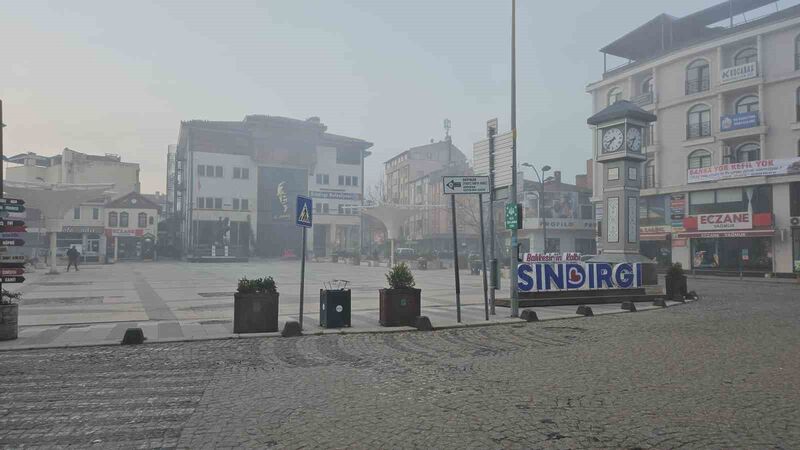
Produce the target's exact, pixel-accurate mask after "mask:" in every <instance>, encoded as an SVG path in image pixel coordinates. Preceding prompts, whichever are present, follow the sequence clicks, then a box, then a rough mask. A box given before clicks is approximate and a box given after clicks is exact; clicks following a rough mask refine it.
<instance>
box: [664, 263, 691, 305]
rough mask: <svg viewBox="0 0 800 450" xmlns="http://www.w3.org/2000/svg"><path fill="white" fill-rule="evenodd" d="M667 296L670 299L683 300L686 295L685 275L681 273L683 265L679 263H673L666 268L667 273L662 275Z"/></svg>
mask: <svg viewBox="0 0 800 450" xmlns="http://www.w3.org/2000/svg"><path fill="white" fill-rule="evenodd" d="M664 280H665V284H666V290H667V298H668V299H670V300H675V299H677V300H683V299H684V298H685V297H686V292H687V288H686V275H685V274H684V273H683V266H681V263H675V264H673V265H671V266H670V267H669V269H668V270H667V275H666V276H665V277H664Z"/></svg>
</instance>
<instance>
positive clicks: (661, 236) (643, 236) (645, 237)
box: [639, 233, 669, 241]
mask: <svg viewBox="0 0 800 450" xmlns="http://www.w3.org/2000/svg"><path fill="white" fill-rule="evenodd" d="M668 238H669V233H640V234H639V240H640V241H666V240H667V239H668Z"/></svg>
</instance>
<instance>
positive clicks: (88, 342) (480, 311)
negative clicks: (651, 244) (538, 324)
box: [0, 302, 680, 351]
mask: <svg viewBox="0 0 800 450" xmlns="http://www.w3.org/2000/svg"><path fill="white" fill-rule="evenodd" d="M679 304H680V303H679V302H667V306H668V307H669V306H675V305H679ZM590 306H591V308H592V311H593V312H594V314H595V315H606V314H618V313H627V312H628V311H625V310H623V309H622V308H621V304H620V303H608V304H601V305H590ZM636 308H637V309H638V311H649V310H655V309H662V308H660V307H658V306H653V305H651V304H649V303H638V304H637V305H636ZM527 309H530V310H533V311H535V312H536V314H537V316H538V318H539V320H540V321H547V320H559V319H571V318H578V317H583V316H581V315H578V314H576V310H577V306H549V307H541V308H527ZM496 312H497V314H496V315H494V316H491V315H490V316H489V318H490V319H489V320H488V321H487V320H486V319H485V312H484V307H483V304H469V305H464V306H463V307H462V321H461V323H459V322H457V321H456V309H455V307H450V306H448V307H430V306H429V307H423V308H422V315H424V316H427V317H428V318H430V320H431V323H432V324H433V326H434V328H436V329H446V328H460V327H474V326H489V325H502V324H511V323H522V322H524V321H523V320H521V319H518V318H511V317H509V316H508V314H509V310H508V309H507V308H498V309H497V311H496ZM290 320H294V321H296V320H298V315H291V314H289V315H281V316H280V318H279V327H281V328H282V327H283V324H284V323H285V322H286V321H290ZM303 320H304V334H340V333H341V334H355V333H391V332H399V331H414V330H415V329H414V328H411V327H381V326H380V324H379V323H378V310H377V309H368V310H356V311H353V312H352V315H351V322H352V327H350V328H337V329H323V328H320V327H319V312H318V310H317V309H316V308H315V309H313V310H311V311H306V312H305V314H304V319H303ZM128 328H142V330H143V332H144V335H145V337H146V338H147V342H148V343H152V342H177V341H198V340H208V339H237V338H249V337H277V336H280V333H255V334H234V333H233V323H232V321H230V320H225V319H215V320H147V321H119V322H99V323H98V322H93V323H83V324H81V323H75V324H66V325H41V326H36V325H34V326H22V327H20V333H19V338H18V339H16V340H13V341H2V342H0V351H4V350H6V351H7V350H23V349H36V348H58V347H82V346H94V345H119V344H120V342H121V340H122V336H123V334H124V333H125V330H126V329H128Z"/></svg>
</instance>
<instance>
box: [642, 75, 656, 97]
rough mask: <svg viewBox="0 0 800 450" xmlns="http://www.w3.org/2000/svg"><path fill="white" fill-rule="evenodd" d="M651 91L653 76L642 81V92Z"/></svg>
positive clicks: (648, 92) (649, 92)
mask: <svg viewBox="0 0 800 450" xmlns="http://www.w3.org/2000/svg"><path fill="white" fill-rule="evenodd" d="M652 93H653V77H647V78H646V79H645V80H644V82H642V94H652Z"/></svg>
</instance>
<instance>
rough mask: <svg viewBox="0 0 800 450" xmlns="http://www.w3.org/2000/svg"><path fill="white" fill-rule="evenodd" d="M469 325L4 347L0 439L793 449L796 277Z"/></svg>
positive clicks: (799, 425) (797, 439) (107, 444)
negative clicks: (615, 309)
mask: <svg viewBox="0 0 800 450" xmlns="http://www.w3.org/2000/svg"><path fill="white" fill-rule="evenodd" d="M695 287H697V288H698V291H700V292H701V294H705V295H704V297H703V299H702V300H701V301H699V302H695V303H690V304H686V305H682V306H678V307H672V308H668V309H666V310H660V311H647V312H637V313H627V314H618V315H609V316H598V317H587V318H578V319H570V320H558V321H548V322H538V323H536V322H534V323H529V324H515V325H500V326H491V327H482V328H468V329H458V330H444V331H434V332H426V333H423V332H411V333H406V332H403V333H391V334H363V335H326V336H306V337H301V338H264V339H244V340H218V341H204V342H185V343H172V344H167V343H162V344H149V345H142V346H138V347H86V348H75V349H48V350H29V351H8V352H2V353H0V447H29V446H44V447H51V446H68V445H72V446H76V447H79V448H84V447H89V446H97V447H98V448H113V447H143V448H162V447H181V448H213V447H258V448H300V447H304V448H332V447H333V448H370V449H373V448H419V447H422V448H626V449H635V448H657V449H665V448H752V449H766V448H784V449H790V448H798V447H800V375H799V374H800V352H798V348H800V333H798V330H799V329H800V328H799V326H800V312H798V306H799V304H798V300H799V299H800V296H799V295H798V293H800V289H799V288H798V286H797V285H790V284H769V283H756V282H739V281H704V282H703V283H702V285H700V284H699V283H698V286H692V288H695Z"/></svg>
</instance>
